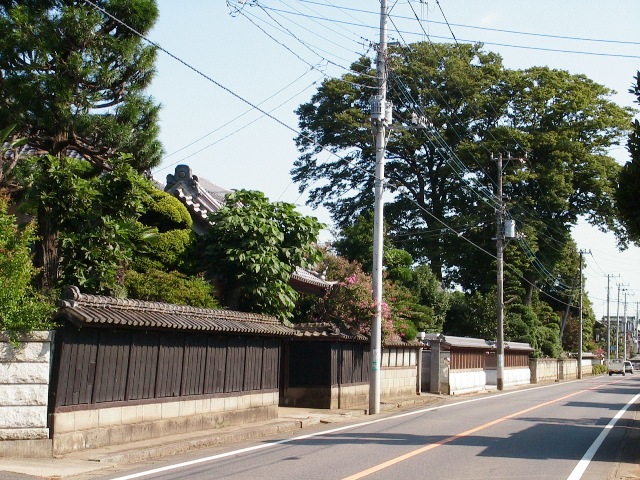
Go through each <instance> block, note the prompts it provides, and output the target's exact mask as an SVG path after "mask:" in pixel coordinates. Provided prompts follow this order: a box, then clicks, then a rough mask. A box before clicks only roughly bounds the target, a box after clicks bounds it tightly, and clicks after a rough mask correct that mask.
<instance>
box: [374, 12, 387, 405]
mask: <svg viewBox="0 0 640 480" xmlns="http://www.w3.org/2000/svg"><path fill="white" fill-rule="evenodd" d="M386 57H387V1H386V0H381V1H380V44H379V45H378V58H377V64H376V68H377V70H378V94H377V95H375V96H373V97H372V98H371V128H372V130H373V133H374V135H375V148H376V169H375V205H374V213H373V222H374V223H373V302H374V305H375V309H376V311H375V314H374V317H373V319H372V322H371V378H370V383H369V414H370V415H373V414H377V413H380V359H381V356H382V255H383V251H382V246H383V235H384V220H383V219H384V216H383V205H384V204H383V192H384V184H385V179H384V160H385V158H384V157H385V133H386V127H387V126H388V125H389V124H390V123H391V118H392V115H391V113H392V112H391V105H389V104H387V58H386Z"/></svg>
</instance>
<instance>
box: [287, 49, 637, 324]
mask: <svg viewBox="0 0 640 480" xmlns="http://www.w3.org/2000/svg"><path fill="white" fill-rule="evenodd" d="M351 70H352V72H351V73H348V74H346V75H345V76H344V77H343V78H337V79H328V80H326V81H324V82H323V83H322V84H321V85H320V87H319V88H318V91H317V92H316V94H315V95H314V96H313V97H312V98H311V100H310V101H309V102H308V103H305V104H303V105H301V106H300V107H299V108H298V110H297V114H298V116H299V125H300V128H301V131H302V133H301V135H300V136H299V137H298V138H297V145H298V148H299V150H300V152H301V156H300V157H299V159H298V160H297V161H296V162H295V164H294V168H293V170H292V175H293V178H294V181H296V182H297V183H299V186H300V189H301V190H307V189H308V190H309V199H310V203H311V204H312V205H320V204H323V205H324V206H326V207H327V208H328V209H329V210H330V212H331V214H332V216H333V218H334V220H335V221H336V223H337V224H338V225H339V226H340V227H343V226H351V225H352V219H353V218H356V217H358V216H359V215H362V214H364V213H366V212H368V211H369V210H370V209H371V205H373V191H374V188H373V180H374V178H373V172H372V165H374V157H375V149H374V146H373V143H372V136H371V134H370V128H369V125H370V120H369V118H368V113H367V111H368V102H369V97H370V96H371V92H372V89H374V88H375V84H374V79H375V73H376V72H375V70H374V69H373V66H372V62H371V61H370V60H369V59H368V58H360V59H359V60H357V61H356V62H355V63H353V64H352V67H351ZM389 70H390V76H389V99H390V100H391V101H392V102H393V105H394V121H400V122H402V123H404V124H405V125H410V124H411V118H412V115H415V114H418V116H419V117H420V116H421V117H423V119H424V120H425V121H423V122H421V123H422V124H423V126H424V127H425V128H419V129H406V128H405V129H402V128H399V129H395V130H392V131H391V133H390V137H389V140H388V143H387V145H386V147H387V162H386V167H385V169H386V176H387V177H388V179H389V180H388V183H389V190H390V195H388V196H387V199H388V200H387V204H386V206H385V216H386V222H387V226H388V230H387V232H388V235H389V237H390V238H391V239H392V240H393V242H394V243H395V244H396V245H398V246H399V245H400V242H402V243H401V246H402V248H403V249H405V250H407V251H408V252H409V253H410V254H411V255H412V257H413V258H414V260H415V261H416V262H417V263H419V264H428V265H429V266H430V267H431V268H432V269H433V272H434V273H435V275H436V277H437V279H438V280H442V281H444V283H445V284H447V285H449V284H457V285H460V286H461V287H462V289H463V290H464V291H465V292H474V291H477V292H479V295H481V296H482V297H484V296H485V295H488V294H490V293H491V292H494V291H495V289H494V284H495V275H494V274H493V273H492V272H495V259H494V258H493V257H492V256H491V255H487V254H486V252H487V251H490V252H491V251H493V250H494V248H495V247H494V245H495V244H494V240H493V239H494V238H495V206H496V204H495V191H494V192H492V191H491V188H490V187H491V185H494V184H495V178H496V176H497V174H498V173H497V172H496V163H495V162H494V161H493V160H492V154H495V155H497V154H499V153H502V154H503V155H504V157H505V161H504V169H503V172H501V174H502V175H503V178H504V184H505V192H504V193H505V196H506V198H507V199H508V201H507V210H508V212H509V214H510V215H512V216H513V217H514V218H517V219H518V221H519V225H518V226H519V230H520V231H521V232H523V233H525V234H526V238H525V239H523V240H521V239H519V240H517V241H514V242H512V244H511V245H509V246H508V247H507V253H506V260H507V261H508V262H509V266H513V270H511V269H509V268H508V269H507V270H508V273H506V274H505V279H506V280H507V281H508V282H509V283H508V284H507V285H505V291H509V294H510V295H511V296H516V297H517V298H516V301H517V302H518V303H522V304H523V305H527V306H532V304H533V301H534V291H535V289H536V288H538V287H540V286H544V285H551V286H552V288H554V287H555V285H554V284H555V283H556V282H557V281H558V279H559V278H560V277H561V275H562V274H563V273H564V272H566V271H568V270H569V269H568V267H567V265H569V264H571V263H572V262H573V260H572V258H573V257H572V256H571V254H570V249H568V248H566V247H569V246H570V245H571V228H572V226H574V225H575V224H576V222H577V220H578V218H579V217H581V216H584V217H586V218H587V220H588V221H589V222H591V223H592V224H593V225H596V226H598V227H599V228H601V229H610V230H613V231H614V232H616V234H618V235H619V236H620V235H621V229H620V225H619V224H618V223H617V220H616V212H615V210H614V208H613V205H614V204H613V195H614V191H615V186H616V179H617V174H618V170H619V167H618V165H617V164H616V162H615V161H614V160H613V159H612V158H610V157H609V156H607V154H606V151H607V149H608V147H610V146H612V145H614V144H616V143H617V142H618V141H619V140H620V139H621V138H622V136H623V135H624V134H625V133H626V131H627V130H628V125H629V122H630V119H631V114H632V110H631V109H625V108H622V107H619V106H617V105H615V104H614V103H613V102H612V101H611V100H610V99H609V98H610V95H611V94H612V92H611V91H610V90H608V89H606V88H605V87H603V86H601V85H598V84H597V83H595V82H593V81H591V80H589V79H588V78H586V77H585V76H583V75H571V74H569V73H568V72H566V71H562V70H552V69H549V68H544V67H532V68H529V69H525V70H517V71H513V70H508V69H505V68H504V67H503V65H502V62H501V59H500V57H499V56H498V55H496V54H493V53H491V52H486V51H484V50H483V49H482V47H481V46H480V45H434V44H430V43H417V44H413V45H410V46H408V47H392V48H390V52H389ZM318 144H321V145H323V146H324V147H326V148H329V149H331V150H332V151H334V152H336V153H337V154H339V155H340V156H339V157H338V158H337V159H336V160H329V161H322V162H320V161H318V154H319V153H320V149H319V147H318V146H317V145H318ZM509 151H511V152H513V153H514V158H513V159H509V156H508V152H509ZM515 157H518V158H519V159H522V160H523V161H516V160H515ZM442 221H444V222H446V224H447V225H448V226H449V227H451V228H443V225H442V223H440V222H442ZM458 232H459V233H460V235H459V233H458ZM468 240H470V241H471V242H472V243H473V244H475V245H477V246H479V247H481V249H477V248H475V247H473V246H470V244H469V243H468ZM541 265H542V267H544V268H542V267H541ZM507 270H506V271H507ZM494 295H495V294H494ZM475 300H477V301H478V302H479V303H478V302H476V307H477V308H480V307H481V305H480V304H482V303H483V302H482V301H481V299H480V297H478V298H475ZM545 301H546V299H545ZM463 303H464V302H463ZM490 303H491V302H490ZM458 304H459V303H458ZM458 304H456V305H454V306H453V308H454V310H456V309H457V308H458V306H457V305H458ZM487 305H488V304H487ZM474 308H475V307H474ZM481 310H482V308H481ZM451 313H452V314H454V313H455V312H451ZM480 330H482V329H480Z"/></svg>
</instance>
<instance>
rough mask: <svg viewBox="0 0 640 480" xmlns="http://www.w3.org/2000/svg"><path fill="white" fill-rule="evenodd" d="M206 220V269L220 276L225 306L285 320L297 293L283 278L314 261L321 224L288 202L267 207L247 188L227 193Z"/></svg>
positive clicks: (267, 202)
mask: <svg viewBox="0 0 640 480" xmlns="http://www.w3.org/2000/svg"><path fill="white" fill-rule="evenodd" d="M210 218H211V221H212V222H213V225H212V226H211V228H210V229H209V230H208V232H207V235H206V250H205V255H206V262H207V270H208V272H209V273H211V274H217V275H220V276H221V277H222V279H223V282H224V284H225V289H224V294H223V298H224V301H225V303H226V304H227V305H229V306H232V308H239V309H241V310H243V311H251V312H259V313H265V314H270V315H274V316H277V317H280V318H282V319H284V320H286V319H289V318H291V316H292V315H293V311H294V308H295V302H296V300H297V298H298V295H297V293H296V292H295V290H293V288H292V287H291V286H290V285H289V279H290V277H291V274H292V273H293V271H294V269H295V268H296V267H297V266H299V267H303V268H304V267H306V266H308V265H313V264H315V263H316V262H317V261H318V260H319V258H320V253H319V251H318V249H317V247H316V246H315V241H316V239H317V236H318V233H319V232H320V229H321V227H322V224H321V223H320V222H318V220H316V219H315V218H313V217H306V216H303V215H301V214H300V213H298V212H296V211H295V206H294V205H293V204H289V203H284V202H274V203H271V202H269V200H268V199H267V198H266V197H265V196H264V194H262V193H260V192H252V191H247V190H240V191H238V192H233V193H230V194H228V195H227V198H226V204H225V206H224V207H223V208H221V209H220V210H218V211H217V212H215V213H213V214H212V215H211V217H210Z"/></svg>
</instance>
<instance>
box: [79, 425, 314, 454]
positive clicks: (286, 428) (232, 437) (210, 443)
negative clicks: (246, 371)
mask: <svg viewBox="0 0 640 480" xmlns="http://www.w3.org/2000/svg"><path fill="white" fill-rule="evenodd" d="M318 423H320V421H315V422H312V421H308V422H303V421H298V420H284V421H282V420H278V421H276V423H270V424H267V425H259V426H257V425H253V426H251V427H244V428H242V427H241V429H240V430H235V431H230V432H220V430H214V431H209V432H207V433H206V434H202V432H201V434H200V435H198V436H197V437H195V438H194V436H193V435H191V437H192V438H191V439H189V440H179V441H175V442H172V443H168V444H162V443H161V444H158V445H152V446H147V447H141V448H135V449H132V450H131V449H130V450H125V451H120V452H113V453H104V454H96V455H92V456H90V457H89V458H88V459H87V460H89V461H90V462H100V463H113V464H116V463H134V462H139V461H143V460H150V459H153V458H159V457H163V456H165V455H175V454H178V453H184V452H188V451H190V450H196V449H199V448H206V447H215V446H220V445H229V444H233V443H237V442H241V441H245V440H251V439H255V438H261V437H266V436H268V435H275V434H277V433H289V432H295V431H297V430H300V429H302V428H304V427H305V426H311V425H314V424H318Z"/></svg>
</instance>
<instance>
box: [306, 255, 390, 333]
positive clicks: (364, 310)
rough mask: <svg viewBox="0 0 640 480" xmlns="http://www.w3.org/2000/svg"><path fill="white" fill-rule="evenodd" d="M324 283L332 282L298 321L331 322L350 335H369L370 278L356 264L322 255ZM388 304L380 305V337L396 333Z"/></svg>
mask: <svg viewBox="0 0 640 480" xmlns="http://www.w3.org/2000/svg"><path fill="white" fill-rule="evenodd" d="M322 263H323V265H324V266H325V268H326V271H327V280H329V281H332V282H336V283H335V284H334V285H333V286H332V287H331V290H329V292H327V294H326V295H325V296H324V297H322V298H316V299H314V300H315V301H313V302H311V305H309V306H308V307H307V309H306V311H304V312H303V315H304V316H303V317H301V318H297V319H296V320H298V321H302V322H331V323H333V324H335V325H337V326H338V327H340V328H342V329H343V330H345V331H347V332H350V333H352V334H361V335H370V333H371V320H372V318H373V316H374V315H375V313H376V305H375V303H374V301H373V296H372V280H371V276H370V275H369V274H367V273H365V272H364V271H363V269H362V266H361V265H360V264H359V263H358V262H350V261H349V260H347V259H346V258H344V257H339V256H335V255H332V254H330V253H325V255H324V258H323V260H322ZM394 323H395V321H394V318H393V315H392V311H391V308H390V307H389V304H388V303H387V302H386V301H385V302H384V303H383V305H382V334H383V336H387V335H390V334H393V333H396V330H395V325H394Z"/></svg>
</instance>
